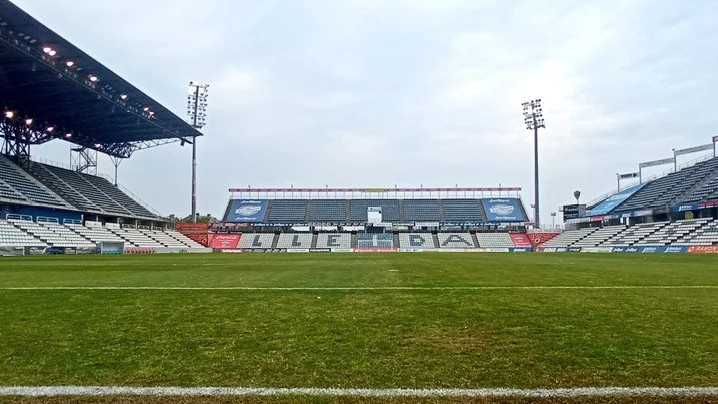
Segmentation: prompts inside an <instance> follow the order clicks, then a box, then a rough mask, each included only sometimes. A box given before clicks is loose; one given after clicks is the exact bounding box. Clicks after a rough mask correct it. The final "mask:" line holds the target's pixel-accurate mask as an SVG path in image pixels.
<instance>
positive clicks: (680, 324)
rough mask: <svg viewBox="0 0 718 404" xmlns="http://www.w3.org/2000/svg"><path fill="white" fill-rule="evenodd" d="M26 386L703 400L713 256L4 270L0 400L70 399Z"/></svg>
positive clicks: (75, 263)
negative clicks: (613, 393)
mask: <svg viewBox="0 0 718 404" xmlns="http://www.w3.org/2000/svg"><path fill="white" fill-rule="evenodd" d="M11 386H16V387H15V388H16V390H12V391H15V392H16V393H18V392H19V393H18V394H21V395H22V396H24V397H19V396H13V395H11V393H12V391H11V389H10V388H11ZM17 386H20V387H22V389H18V387H17ZM37 386H45V388H51V387H52V388H55V389H60V388H61V387H64V388H65V389H66V390H62V391H63V392H64V394H72V395H73V397H72V400H74V401H72V400H69V399H68V401H71V402H90V401H82V400H83V396H85V395H89V394H93V392H92V391H89V389H87V388H85V389H84V390H83V387H86V386H107V387H108V388H109V387H110V386H120V387H127V388H130V387H134V388H138V389H140V390H141V389H144V388H148V387H157V386H161V387H180V388H215V387H221V388H224V389H225V390H221V389H217V390H211V389H207V390H192V389H184V390H183V389H177V390H162V391H160V390H156V391H154V392H152V391H149V390H141V391H143V393H137V392H136V391H131V390H121V389H120V390H115V391H114V393H113V392H112V391H110V390H107V391H102V390H97V391H95V392H94V393H95V394H114V395H115V396H117V397H125V395H126V397H125V399H126V400H128V401H127V402H135V401H132V400H134V398H132V397H134V396H135V394H149V396H139V397H140V398H138V399H137V400H138V401H136V402H148V401H149V402H183V403H184V402H196V401H197V400H199V399H200V397H201V398H202V400H212V399H214V398H217V397H219V396H222V397H224V399H227V400H230V399H231V397H233V396H239V398H242V400H243V401H244V400H250V402H264V401H267V400H269V401H272V402H278V401H277V400H278V398H277V397H276V396H274V395H275V393H276V394H280V395H282V394H286V395H284V396H280V397H279V398H281V399H282V401H284V400H287V399H289V400H299V401H303V400H308V401H315V400H319V401H325V400H329V401H332V400H335V399H337V398H341V397H344V396H348V397H349V398H351V397H353V398H354V399H361V398H367V399H369V398H371V399H372V400H389V401H400V402H414V401H417V400H419V399H430V400H431V401H432V402H433V401H442V400H450V401H451V400H459V401H462V400H463V399H466V398H467V397H468V398H471V397H474V398H476V399H487V397H488V399H491V397H494V398H497V397H503V398H506V397H509V398H511V397H514V396H515V398H517V399H518V398H521V397H524V396H525V395H526V396H527V397H531V394H534V396H533V397H535V398H541V397H545V396H546V395H547V394H548V395H550V394H551V393H550V392H551V391H555V390H554V389H566V390H559V391H568V392H577V391H578V392H581V391H583V392H584V393H585V394H583V393H582V394H577V395H579V396H581V397H584V398H588V399H592V398H595V397H597V396H600V392H601V391H604V392H605V391H607V390H608V389H604V390H600V389H601V388H609V387H610V388H613V387H618V388H627V390H626V391H625V392H623V393H620V394H618V396H627V397H630V396H632V395H633V393H632V390H630V389H634V388H635V389H636V390H635V392H638V393H636V395H637V396H642V395H644V394H647V396H649V397H653V398H660V396H662V394H656V396H655V397H654V396H652V395H651V394H648V393H645V392H650V391H652V390H651V389H653V388H663V390H660V389H658V390H656V391H659V392H660V391H672V390H671V389H670V388H685V387H696V388H714V389H713V390H712V391H713V392H712V393H711V392H710V391H709V390H710V389H704V390H700V389H698V390H696V391H700V392H701V393H700V394H698V393H696V394H697V395H698V396H701V397H702V398H701V400H710V397H707V396H706V394H708V395H709V396H710V394H715V392H716V391H718V390H717V389H715V387H718V257H713V256H709V255H705V256H692V255H679V254H676V255H661V254H655V255H649V254H644V255H634V254H622V255H621V254H490V253H485V254H468V253H467V254H459V253H457V254H447V253H444V254H440V253H418V254H329V253H325V254H322V253H316V254H315V253H311V254H197V255H193V254H180V255H144V256H139V255H138V256H64V257H59V256H58V257H24V258H2V259H0V401H2V400H3V399H5V400H14V401H17V402H65V400H63V399H62V398H60V399H58V398H57V397H54V398H53V397H28V396H32V395H38V394H39V393H38V392H39V391H40V390H37V388H38V387H37ZM53 386H54V387H53ZM68 386H70V387H72V386H75V387H72V388H75V389H76V390H72V389H69V390H68ZM33 388H35V389H36V390H32V389H33ZM253 388H254V390H252V389H253ZM575 388H587V389H588V390H586V389H584V390H581V389H575ZM591 388H599V390H596V391H598V393H595V394H589V393H590V391H592V390H590V389H591ZM23 389H25V390H23ZM242 389H245V390H242ZM262 389H264V390H262ZM291 389H299V390H291ZM314 389H318V390H314ZM330 389H335V390H330ZM405 389H415V391H414V392H413V393H412V391H413V390H405ZM500 389H514V390H506V391H504V390H500ZM48 391H49V392H53V393H52V394H59V393H57V391H60V390H57V391H55V390H46V392H48ZM193 391H194V393H192V392H193ZM482 391H483V392H485V394H484V393H481V392H482ZM502 391H503V393H502ZM679 391H680V390H679ZM706 391H708V393H706ZM32 392H35V393H38V394H31V393H32ZM177 392H179V393H177ZM182 392H184V393H182ZM262 392H264V393H266V394H267V396H264V395H262V394H261V393H262ZM441 392H444V393H445V394H440V393H441ZM477 392H478V393H477ZM547 392H548V393H547ZM586 392H588V393H586ZM174 393H177V394H174ZM185 393H187V394H189V395H192V394H194V395H195V396H197V397H194V398H193V399H187V398H182V397H183V396H182V394H185ZM190 393H191V394H190ZM214 393H216V396H217V397H214V396H215V394H214ZM639 393H640V394H639ZM153 394H154V395H153ZM246 394H247V395H246ZM692 394H694V393H691V391H690V390H686V391H685V397H684V398H690V397H692ZM670 395H672V396H681V394H678V393H675V392H674V393H673V394H670ZM273 396H274V397H273ZM571 396H572V394H568V393H567V394H566V395H562V396H560V397H557V399H558V398H566V397H569V398H570V397H571ZM422 397H423V398H422ZM427 397H428V398H427ZM85 398H87V397H85ZM110 398H112V396H110ZM644 398H645V397H644ZM712 398H713V399H718V395H714V396H712ZM65 399H67V397H65ZM95 399H97V397H95ZM104 399H107V397H105V398H104ZM183 400H184V401H183ZM123 402H125V401H123ZM222 402H231V401H222Z"/></svg>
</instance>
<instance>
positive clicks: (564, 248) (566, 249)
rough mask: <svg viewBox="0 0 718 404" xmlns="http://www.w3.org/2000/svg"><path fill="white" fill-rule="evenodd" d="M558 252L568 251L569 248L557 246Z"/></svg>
mask: <svg viewBox="0 0 718 404" xmlns="http://www.w3.org/2000/svg"><path fill="white" fill-rule="evenodd" d="M556 252H568V248H566V247H556Z"/></svg>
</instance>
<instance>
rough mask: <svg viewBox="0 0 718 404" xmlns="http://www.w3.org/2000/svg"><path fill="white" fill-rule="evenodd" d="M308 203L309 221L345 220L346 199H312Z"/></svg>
mask: <svg viewBox="0 0 718 404" xmlns="http://www.w3.org/2000/svg"><path fill="white" fill-rule="evenodd" d="M309 203H310V206H311V207H310V209H309V221H310V222H330V223H345V222H346V221H347V201H346V199H312V200H311V201H309Z"/></svg>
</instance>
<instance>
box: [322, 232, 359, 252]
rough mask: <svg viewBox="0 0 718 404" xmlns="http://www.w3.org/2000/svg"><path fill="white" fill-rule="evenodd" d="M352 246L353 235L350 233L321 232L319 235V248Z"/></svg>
mask: <svg viewBox="0 0 718 404" xmlns="http://www.w3.org/2000/svg"><path fill="white" fill-rule="evenodd" d="M351 247H352V237H351V234H349V233H319V236H318V237H317V248H340V249H347V248H351Z"/></svg>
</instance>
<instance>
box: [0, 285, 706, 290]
mask: <svg viewBox="0 0 718 404" xmlns="http://www.w3.org/2000/svg"><path fill="white" fill-rule="evenodd" d="M562 289H566V290H571V289H578V290H600V289H718V285H613V286H610V285H606V286H601V285H576V286H571V285H566V286H306V287H304V286H293V287H292V286H290V287H281V286H7V287H0V290H237V291H263V290H267V291H273V290H274V291H301V290H307V291H332V290H336V291H342V290H345V291H351V290H406V291H412V290H562Z"/></svg>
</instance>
